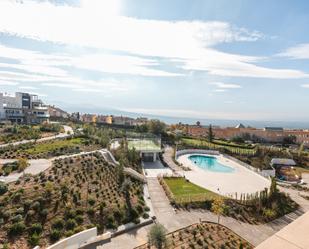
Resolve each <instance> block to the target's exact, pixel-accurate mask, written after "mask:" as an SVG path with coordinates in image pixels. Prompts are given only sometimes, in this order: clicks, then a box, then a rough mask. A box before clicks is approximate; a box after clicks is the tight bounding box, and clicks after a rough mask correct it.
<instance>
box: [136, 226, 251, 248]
mask: <svg viewBox="0 0 309 249" xmlns="http://www.w3.org/2000/svg"><path fill="white" fill-rule="evenodd" d="M165 238H166V245H165V246H164V247H163V248H169V249H206V248H209V249H210V248H211V249H230V248H235V249H241V248H243V249H252V248H253V246H252V245H251V244H250V243H248V242H247V241H245V240H244V239H243V238H241V237H240V236H239V235H237V234H236V233H234V232H233V231H231V230H230V229H228V228H227V227H225V226H222V225H219V224H216V223H211V222H201V223H198V224H193V225H191V226H188V227H186V228H182V229H180V230H177V231H174V232H171V233H168V234H167V235H166V236H165ZM155 248H156V247H154V246H153V245H150V244H149V243H147V244H144V245H141V246H139V247H136V248H135V249H155Z"/></svg>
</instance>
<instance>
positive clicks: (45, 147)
mask: <svg viewBox="0 0 309 249" xmlns="http://www.w3.org/2000/svg"><path fill="white" fill-rule="evenodd" d="M84 142H85V140H84V139H82V138H73V139H64V140H54V141H52V142H47V143H38V144H36V145H35V146H34V147H33V148H30V149H27V150H25V153H27V154H30V155H35V154H40V153H45V152H48V151H54V150H56V149H58V148H66V147H73V146H78V145H81V144H84Z"/></svg>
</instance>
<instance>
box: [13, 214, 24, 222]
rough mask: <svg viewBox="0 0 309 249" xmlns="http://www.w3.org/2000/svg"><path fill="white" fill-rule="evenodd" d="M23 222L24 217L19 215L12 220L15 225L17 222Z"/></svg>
mask: <svg viewBox="0 0 309 249" xmlns="http://www.w3.org/2000/svg"><path fill="white" fill-rule="evenodd" d="M22 220H23V217H22V215H20V214H18V215H15V216H14V217H13V218H12V222H13V223H16V222H20V221H22Z"/></svg>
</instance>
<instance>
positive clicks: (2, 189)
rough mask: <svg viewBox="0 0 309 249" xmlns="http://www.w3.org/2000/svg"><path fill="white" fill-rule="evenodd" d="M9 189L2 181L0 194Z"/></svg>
mask: <svg viewBox="0 0 309 249" xmlns="http://www.w3.org/2000/svg"><path fill="white" fill-rule="evenodd" d="M7 191H8V187H7V185H6V184H5V183H4V182H0V195H4V194H5V193H6V192H7Z"/></svg>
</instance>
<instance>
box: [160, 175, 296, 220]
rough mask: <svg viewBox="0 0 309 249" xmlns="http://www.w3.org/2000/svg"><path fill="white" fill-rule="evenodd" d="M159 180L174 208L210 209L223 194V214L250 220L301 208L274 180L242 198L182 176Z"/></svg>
mask: <svg viewBox="0 0 309 249" xmlns="http://www.w3.org/2000/svg"><path fill="white" fill-rule="evenodd" d="M159 182H160V184H161V185H162V187H163V189H164V191H165V193H166V195H167V197H168V198H169V200H170V202H171V204H172V205H173V206H174V207H175V208H179V209H182V208H185V209H191V208H202V209H208V210H211V208H212V205H213V201H214V200H216V199H218V198H222V199H223V204H222V215H224V216H229V217H233V218H235V219H237V220H239V221H242V222H246V223H250V224H260V223H265V222H269V221H271V220H274V219H276V218H279V217H281V216H283V215H285V214H287V213H290V212H292V211H294V210H296V209H297V208H298V205H297V204H296V203H295V202H294V201H293V200H292V199H291V198H290V197H289V196H288V195H286V194H285V193H282V192H279V191H278V189H277V187H276V181H275V180H273V181H272V186H271V187H270V189H269V190H265V191H261V193H257V194H256V195H243V196H242V197H241V199H240V200H235V199H230V198H227V197H220V196H219V195H218V194H216V193H213V192H211V191H209V190H207V189H204V188H201V187H199V186H197V185H195V184H192V183H190V182H189V181H188V180H186V179H185V178H183V177H164V178H159Z"/></svg>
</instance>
